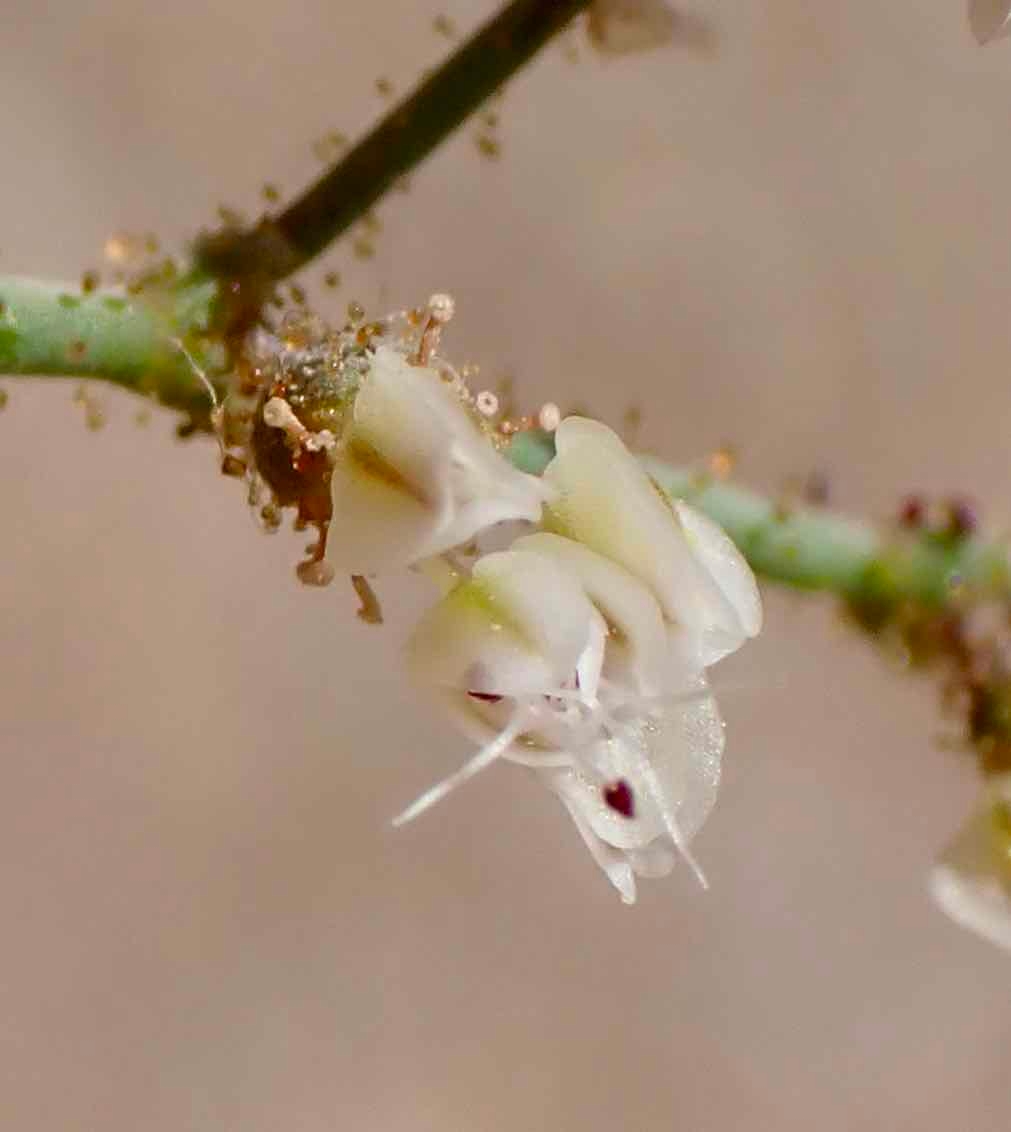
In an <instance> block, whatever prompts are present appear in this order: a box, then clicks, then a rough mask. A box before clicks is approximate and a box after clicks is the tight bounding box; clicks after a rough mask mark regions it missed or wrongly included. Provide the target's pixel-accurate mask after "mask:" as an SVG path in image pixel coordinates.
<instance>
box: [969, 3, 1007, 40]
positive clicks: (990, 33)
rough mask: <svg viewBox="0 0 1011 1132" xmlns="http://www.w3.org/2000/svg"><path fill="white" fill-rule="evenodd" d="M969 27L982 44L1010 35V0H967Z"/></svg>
mask: <svg viewBox="0 0 1011 1132" xmlns="http://www.w3.org/2000/svg"><path fill="white" fill-rule="evenodd" d="M969 27H970V28H971V29H972V34H973V35H974V36H975V37H976V40H977V42H979V43H983V44H985V43H990V42H991V41H992V40H994V39H1002V38H1003V37H1004V36H1006V35H1011V0H969Z"/></svg>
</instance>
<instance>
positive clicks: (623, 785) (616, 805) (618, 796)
mask: <svg viewBox="0 0 1011 1132" xmlns="http://www.w3.org/2000/svg"><path fill="white" fill-rule="evenodd" d="M604 801H605V802H606V803H607V804H608V805H609V806H610V807H611V809H612V810H615V811H616V812H617V813H619V814H621V816H622V817H623V818H631V817H634V816H635V797H634V795H633V794H632V787H631V786H629V784H628V783H627V782H626V781H625V780H624V779H623V778H619V779H617V781H615V782H609V783H608V784H607V785H606V786H605V787H604Z"/></svg>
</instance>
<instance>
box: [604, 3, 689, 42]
mask: <svg viewBox="0 0 1011 1132" xmlns="http://www.w3.org/2000/svg"><path fill="white" fill-rule="evenodd" d="M588 21H589V29H590V37H591V39H592V40H593V43H594V45H595V46H596V47H597V48H598V49H599V50H600V51H603V52H606V53H607V54H611V55H624V54H626V53H627V52H631V51H645V50H648V49H649V48H651V47H661V46H663V45H664V44H665V43H669V42H670V41H671V38H672V37H673V34H674V25H675V22H676V18H675V15H674V13H673V11H671V9H670V8H669V7H668V6H667V4H665V3H664V0H594V2H593V3H592V4H591V5H590V11H589V15H588Z"/></svg>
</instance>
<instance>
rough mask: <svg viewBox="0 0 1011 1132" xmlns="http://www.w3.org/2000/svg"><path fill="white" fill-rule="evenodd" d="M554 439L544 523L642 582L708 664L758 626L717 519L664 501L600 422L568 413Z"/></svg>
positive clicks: (757, 606)
mask: <svg viewBox="0 0 1011 1132" xmlns="http://www.w3.org/2000/svg"><path fill="white" fill-rule="evenodd" d="M555 448H556V452H557V455H556V456H555V458H554V459H553V460H552V461H551V463H550V464H549V465H548V467H547V469H546V470H545V472H544V480H545V482H546V483H547V484H548V485H549V487H550V489H551V490H552V498H551V503H550V506H549V507H548V509H547V511H546V514H545V519H544V525H545V526H546V527H547V528H548V529H550V530H553V531H555V532H557V533H558V534H561V535H565V536H566V537H567V538H570V539H573V540H575V541H576V542H579V543H582V544H583V545H584V546H586V547H589V548H590V549H592V550H595V551H597V553H598V554H601V555H603V556H604V557H606V558H609V559H611V560H612V561H613V562H616V563H618V564H619V565H621V566H624V567H625V569H626V570H627V571H628V572H629V573H630V574H632V575H633V576H634V577H636V578H638V579H639V580H640V581H641V582H643V583H644V584H645V585H646V586H647V588H648V589H649V590H650V592H651V593H652V594H653V596H654V597H655V598H656V600H657V602H658V603H659V605H660V609H661V611H662V612H663V615H664V618H665V620H666V621H667V623H668V625H669V626H670V628H671V637H672V644H673V645H674V647H675V649H676V651H677V652H678V653H679V654H680V655H681V656H682V657H683V659H684V660H685V661H686V662H688V663H689V664H695V665H697V666H699V667H703V668H705V667H708V666H709V665H711V664H714V663H716V661H718V660H720V659H721V658H722V657H724V656H727V655H728V654H729V653H731V652H734V651H735V650H737V649H738V648H740V646H741V645H742V644H743V643H744V641H745V640H747V639H748V638H749V637H754V636H756V635H757V634H758V632H759V631H760V629H761V627H762V602H761V597H760V595H759V592H758V586H757V584H756V582H755V577H754V575H753V574H752V572H751V569H750V567H749V566H748V564H747V562H746V561H745V560H744V557H743V556H742V555H741V553H740V551H738V550H737V548H736V547H735V546H734V544H733V543H732V542H731V540H730V539H729V538H728V537H727V535H726V534H725V533H724V532H723V530H722V529H721V528H720V527H718V526H717V525H716V524H715V523H713V522H712V521H711V520H710V519H708V518H706V517H705V516H704V515H701V514H699V513H698V512H697V511H695V510H694V509H693V508H692V507H689V506H688V505H687V504H686V503H683V502H680V501H678V502H675V503H674V504H673V505H672V504H671V503H670V502H669V501H668V499H667V497H666V496H665V495H664V494H663V492H662V491H661V490H660V488H659V487H658V486H657V485H656V484H655V483H654V482H653V481H652V480H651V479H650V478H649V476H648V475H647V474H646V473H645V472H644V471H643V469H642V467H641V465H640V464H639V462H638V461H637V460H636V459H635V458H634V457H633V456H632V454H631V453H630V452H629V451H628V449H627V448H626V447H625V445H624V444H623V443H622V442H621V440H620V439H619V437H618V436H617V435H616V434H615V433H614V432H612V431H611V429H609V428H607V426H606V425H602V424H600V423H599V422H597V421H591V420H586V419H584V418H581V417H568V418H566V419H565V420H564V421H562V423H561V424H560V425H559V427H558V430H557V431H556V433H555Z"/></svg>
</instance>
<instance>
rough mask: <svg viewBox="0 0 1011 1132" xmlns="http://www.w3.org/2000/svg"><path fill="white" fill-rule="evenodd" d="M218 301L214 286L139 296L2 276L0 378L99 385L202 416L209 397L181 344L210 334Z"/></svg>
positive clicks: (149, 291)
mask: <svg viewBox="0 0 1011 1132" xmlns="http://www.w3.org/2000/svg"><path fill="white" fill-rule="evenodd" d="M216 294H217V284H215V283H213V282H205V283H203V284H201V285H200V286H198V287H194V288H173V289H163V290H158V289H157V288H154V287H152V288H149V289H147V290H146V291H145V294H144V295H143V297H142V296H139V295H137V296H127V295H119V294H110V293H108V292H104V293H94V294H87V295H85V294H81V293H80V291H79V290H77V289H75V288H74V287H71V286H61V285H60V284H56V283H44V282H40V281H38V280H34V279H20V278H16V277H15V278H11V277H0V373H6V374H13V375H26V376H27V375H32V376H45V377H91V378H100V379H102V380H103V381H109V382H112V383H113V384H114V385H119V386H121V387H122V388H124V389H128V390H130V391H131V392H133V393H140V394H144V395H147V396H150V397H153V398H154V399H156V400H157V401H160V402H161V403H162V404H163V405H167V406H169V407H170V408H173V409H181V410H183V411H184V412H187V413H190V414H192V415H194V416H196V417H198V418H199V417H205V416H206V415H207V408H208V400H209V399H208V396H207V391H206V390H205V388H204V387H203V385H202V384H201V382H200V381H199V379H198V378H197V376H196V374H195V373H194V371H193V367H192V366H191V365H190V363H189V361H188V360H187V358H186V356H185V355H184V353H183V352H182V350H180V349H179V346H178V345H177V342H178V341H181V340H183V339H185V338H187V337H188V336H189V335H191V334H193V332H194V331H197V332H199V331H201V330H203V329H205V328H206V325H207V320H208V318H209V313H210V310H211V307H212V305H213V302H214V298H215V296H216ZM192 345H193V344H192V343H191V346H192Z"/></svg>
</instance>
